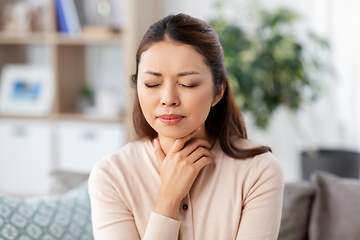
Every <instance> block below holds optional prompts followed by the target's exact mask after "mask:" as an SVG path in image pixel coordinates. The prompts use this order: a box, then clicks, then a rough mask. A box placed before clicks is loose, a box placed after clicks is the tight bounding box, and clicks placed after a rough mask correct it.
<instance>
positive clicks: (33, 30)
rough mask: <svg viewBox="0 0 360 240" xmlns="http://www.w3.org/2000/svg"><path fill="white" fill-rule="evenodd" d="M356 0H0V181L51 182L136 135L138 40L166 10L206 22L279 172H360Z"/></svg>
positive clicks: (28, 189)
mask: <svg viewBox="0 0 360 240" xmlns="http://www.w3.org/2000/svg"><path fill="white" fill-rule="evenodd" d="M359 10H360V2H358V1H355V0H346V1H344V0H342V1H340V0H311V1H310V0H304V1H290V0H267V1H260V0H259V1H249V0H236V1H235V0H233V1H221V2H218V1H215V0H198V1H190V0H182V1H171V0H149V1H143V0H54V1H50V0H22V1H15V0H2V1H1V2H0V26H1V31H0V192H2V193H8V194H12V195H16V196H28V195H35V194H47V193H50V192H51V189H52V188H53V185H54V181H55V180H56V174H59V172H62V173H64V172H67V173H70V172H74V173H81V174H85V175H86V174H88V173H89V172H90V170H91V168H92V166H93V164H95V163H96V162H97V161H99V160H100V159H101V158H102V157H103V156H104V155H106V154H109V153H111V152H114V151H115V150H116V149H118V148H119V147H121V146H122V145H124V144H125V143H126V142H127V141H130V140H131V139H133V138H134V134H133V130H132V128H131V110H132V109H131V107H132V101H133V97H134V95H133V91H132V89H131V87H130V86H129V76H130V75H131V74H132V73H133V72H134V66H135V59H134V57H135V52H136V49H137V46H138V44H139V42H140V40H141V37H142V35H143V34H144V32H145V31H146V29H147V28H148V27H149V26H150V25H151V24H152V23H154V22H155V21H157V20H160V19H161V18H163V17H164V16H166V15H168V14H176V13H180V12H183V13H187V14H189V15H191V16H194V17H197V18H200V19H202V20H204V21H206V22H209V23H211V24H212V26H213V27H214V29H215V30H216V31H217V32H218V34H219V37H220V41H221V42H222V44H223V48H224V51H225V55H226V56H225V57H226V65H227V68H228V71H229V77H230V80H231V84H232V87H233V89H234V92H235V95H236V99H237V101H238V104H239V107H241V109H243V113H244V117H245V121H246V125H247V129H248V137H249V138H250V139H251V140H253V141H255V142H259V143H261V144H265V145H268V146H270V147H271V148H272V150H273V153H274V154H275V155H276V156H277V158H278V159H279V160H280V162H281V165H282V166H283V169H284V174H285V181H286V182H299V181H303V180H308V178H309V175H310V173H311V171H313V170H314V169H316V168H321V169H325V170H328V171H332V172H334V173H335V174H338V175H340V176H344V177H352V178H359V170H360V166H359V154H358V152H359V151H360V124H359V122H360V95H359V94H358V91H359V89H360V57H359V56H360V29H359V27H358V23H359V22H360V15H359V14H358V12H359Z"/></svg>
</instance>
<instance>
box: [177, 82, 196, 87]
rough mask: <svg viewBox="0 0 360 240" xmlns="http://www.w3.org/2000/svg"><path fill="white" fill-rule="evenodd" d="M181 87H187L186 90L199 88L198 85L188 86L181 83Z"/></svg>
mask: <svg viewBox="0 0 360 240" xmlns="http://www.w3.org/2000/svg"><path fill="white" fill-rule="evenodd" d="M179 85H180V86H182V87H186V88H194V87H197V86H198V85H196V84H195V85H186V84H182V83H180V84H179Z"/></svg>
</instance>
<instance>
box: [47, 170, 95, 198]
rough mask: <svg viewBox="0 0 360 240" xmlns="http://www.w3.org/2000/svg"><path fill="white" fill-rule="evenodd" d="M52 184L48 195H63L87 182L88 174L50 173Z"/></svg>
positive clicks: (60, 171) (56, 171) (70, 172)
mask: <svg viewBox="0 0 360 240" xmlns="http://www.w3.org/2000/svg"><path fill="white" fill-rule="evenodd" d="M51 176H52V177H53V184H52V186H51V190H50V194H63V193H66V192H68V191H70V190H71V189H73V188H75V187H77V186H79V185H80V184H81V183H83V182H85V181H87V179H88V178H89V173H80V172H73V171H63V170H55V171H53V172H52V173H51Z"/></svg>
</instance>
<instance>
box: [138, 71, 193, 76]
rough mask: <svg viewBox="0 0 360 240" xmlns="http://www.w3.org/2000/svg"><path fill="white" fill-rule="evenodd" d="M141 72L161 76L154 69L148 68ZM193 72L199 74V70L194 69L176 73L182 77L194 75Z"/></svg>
mask: <svg viewBox="0 0 360 240" xmlns="http://www.w3.org/2000/svg"><path fill="white" fill-rule="evenodd" d="M143 73H145V74H151V75H154V76H157V77H161V76H162V74H161V73H158V72H154V71H150V70H147V71H144V72H143ZM194 74H200V73H199V72H196V71H190V72H181V73H179V74H178V76H179V77H183V76H188V75H194Z"/></svg>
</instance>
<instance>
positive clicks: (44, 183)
mask: <svg viewBox="0 0 360 240" xmlns="http://www.w3.org/2000/svg"><path fill="white" fill-rule="evenodd" d="M50 170H51V124H50V122H49V121H45V120H26V121H25V120H14V119H0V192H2V193H9V194H15V195H30V194H44V193H47V192H48V190H49V187H50V176H49V173H50Z"/></svg>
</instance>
